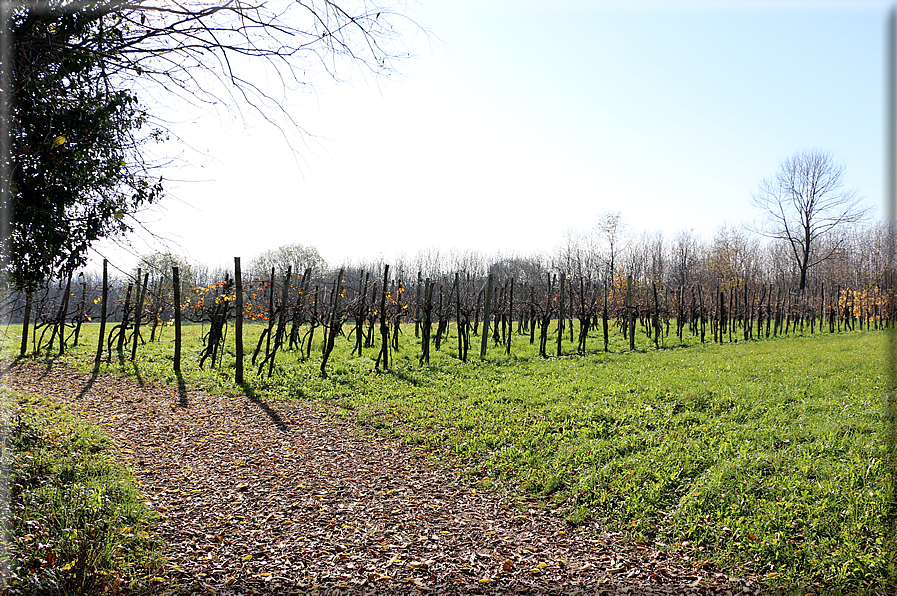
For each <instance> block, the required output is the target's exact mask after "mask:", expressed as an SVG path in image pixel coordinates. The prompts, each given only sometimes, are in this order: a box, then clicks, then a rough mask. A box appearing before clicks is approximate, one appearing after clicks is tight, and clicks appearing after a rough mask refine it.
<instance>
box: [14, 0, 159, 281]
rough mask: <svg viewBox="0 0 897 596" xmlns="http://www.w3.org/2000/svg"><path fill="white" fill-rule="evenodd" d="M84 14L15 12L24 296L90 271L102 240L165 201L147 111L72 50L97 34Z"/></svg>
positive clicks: (18, 246)
mask: <svg viewBox="0 0 897 596" xmlns="http://www.w3.org/2000/svg"><path fill="white" fill-rule="evenodd" d="M81 16H82V15H80V14H79V13H71V14H70V13H65V12H60V11H52V10H50V11H46V12H42V13H35V12H33V11H31V10H26V9H15V10H14V11H13V15H12V39H13V47H12V50H13V52H12V53H13V56H14V58H13V61H12V69H11V70H12V72H11V73H9V74H10V76H11V83H12V89H11V93H10V94H9V96H8V97H7V101H8V102H9V103H8V104H7V106H5V107H6V108H7V114H8V118H9V122H10V137H9V141H10V146H11V160H10V161H9V164H10V167H9V168H8V169H7V170H6V172H5V176H4V180H3V186H4V189H5V190H6V191H7V192H5V193H3V208H4V209H5V215H6V216H7V217H11V219H12V223H11V225H10V226H9V228H8V229H7V234H5V238H4V240H5V241H6V242H4V244H3V257H4V259H3V262H4V265H5V270H6V273H7V274H9V276H10V278H11V279H12V281H13V284H14V286H15V287H16V288H17V289H20V290H25V291H30V290H33V289H34V288H35V287H37V285H38V284H39V283H40V282H41V281H42V280H44V279H46V278H48V277H50V276H51V275H52V274H54V273H65V272H68V271H72V270H74V269H75V268H77V267H79V266H81V265H83V263H84V261H85V260H86V256H87V250H88V248H89V247H90V245H91V244H92V243H93V242H94V241H95V240H97V239H99V238H103V237H106V236H110V235H114V234H118V233H122V232H126V231H128V230H129V229H130V226H129V224H128V217H127V216H129V215H130V214H133V213H134V212H135V211H137V210H138V209H139V208H140V207H141V206H142V205H144V204H146V203H151V202H153V201H154V200H156V199H157V198H158V197H159V196H160V194H161V190H162V189H161V185H160V183H159V182H158V181H154V180H153V179H152V178H151V177H150V175H149V173H148V172H147V171H146V168H145V167H143V161H142V160H141V159H140V155H139V146H140V138H139V136H138V135H140V134H141V131H142V130H143V129H144V126H145V124H146V114H145V112H144V111H143V110H142V108H141V107H140V104H139V103H138V101H137V99H136V97H135V96H134V95H133V94H132V93H130V92H129V91H126V90H114V89H110V88H109V86H108V84H107V82H106V81H104V78H103V76H102V64H101V63H97V62H96V61H95V60H94V59H93V58H92V57H91V56H89V55H84V54H81V53H78V52H75V51H72V50H71V49H70V48H69V46H71V45H73V44H76V43H78V41H79V40H84V39H87V38H89V37H90V36H93V35H97V34H98V33H99V30H98V26H97V24H96V22H94V23H91V22H84V20H83V19H82V18H81Z"/></svg>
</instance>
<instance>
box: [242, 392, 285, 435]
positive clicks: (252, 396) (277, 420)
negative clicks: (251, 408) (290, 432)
mask: <svg viewBox="0 0 897 596" xmlns="http://www.w3.org/2000/svg"><path fill="white" fill-rule="evenodd" d="M240 388H241V389H242V390H243V395H245V396H246V397H248V398H249V401H251V402H252V403H254V404H255V405H257V406H258V407H260V408H261V409H262V411H263V412H264V413H265V414H267V416H268V418H270V419H271V421H272V422H273V423H274V426H276V427H277V428H278V429H279V430H283V431H285V430H287V425H286V423H285V422H284V421H283V418H281V417H280V414H278V413H277V412H276V411H275V410H274V408H272V407H271V406H269V405H268V404H267V403H266V402H265V401H264V400H262V399H260V398H259V396H258V394H257V393H256V392H255V390H254V389H253V388H252V386H251V385H250V384H249V383H247V382H246V381H243V382H242V383H240Z"/></svg>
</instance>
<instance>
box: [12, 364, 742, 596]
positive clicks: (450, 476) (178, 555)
mask: <svg viewBox="0 0 897 596" xmlns="http://www.w3.org/2000/svg"><path fill="white" fill-rule="evenodd" d="M5 378H6V381H7V383H8V384H9V385H10V386H11V387H12V388H14V389H17V390H21V391H25V392H29V393H32V394H38V395H43V396H46V397H50V398H52V399H54V400H56V401H59V402H63V403H66V404H68V405H69V406H70V407H71V408H72V409H73V410H74V411H76V412H78V413H80V414H81V415H83V416H84V417H85V418H87V419H89V420H90V421H92V422H94V423H96V424H98V425H100V426H101V427H102V428H103V429H104V430H105V431H106V432H107V433H108V434H109V436H111V437H112V438H113V440H114V441H115V444H116V445H117V447H118V449H119V452H120V453H121V456H122V458H123V460H124V461H125V462H127V464H128V465H129V466H130V467H131V468H132V469H133V471H134V474H135V476H136V478H137V479H138V481H139V482H140V485H141V487H142V490H143V493H144V496H145V497H146V499H147V501H148V504H149V506H150V507H151V508H152V509H154V510H155V511H157V512H158V513H159V514H160V519H159V522H158V531H159V532H160V533H161V535H162V536H163V537H164V539H165V541H166V542H167V545H168V558H169V564H168V565H167V567H166V569H165V570H164V571H163V573H162V574H161V577H162V578H163V579H164V580H165V581H166V586H168V589H169V590H171V591H177V592H181V593H203V592H205V593H217V594H291V593H305V592H312V593H321V594H325V593H334V594H356V593H357V594H411V593H413V594H568V593H577V592H585V593H588V594H614V595H615V594H626V593H629V594H726V593H728V594H744V593H753V592H755V591H756V589H755V588H754V587H752V586H749V585H746V584H745V583H744V582H741V583H739V582H736V581H734V580H732V579H731V578H728V577H726V576H725V575H723V574H722V573H719V572H718V571H716V570H715V569H714V567H713V565H712V564H708V563H707V562H706V561H702V562H699V564H694V563H691V562H689V561H688V560H687V558H685V557H674V556H672V555H669V554H667V553H665V552H663V551H660V550H658V549H656V548H653V547H651V546H647V545H642V544H639V543H633V542H629V541H625V540H623V539H622V537H620V536H613V535H609V534H599V533H597V532H596V530H595V529H594V528H588V527H581V528H571V527H569V526H568V525H567V524H566V523H565V522H564V521H563V520H562V519H559V518H557V517H555V516H553V515H551V514H550V513H548V512H546V511H544V510H541V509H540V508H538V507H537V506H535V503H528V502H526V501H525V500H523V499H521V498H520V497H519V496H514V495H503V494H499V493H497V492H486V491H482V490H477V489H476V486H475V485H473V484H472V483H471V482H470V481H469V480H465V479H464V478H463V477H461V476H460V475H459V474H457V473H455V472H453V471H452V470H451V469H446V467H445V466H436V465H434V464H432V463H431V462H430V461H428V458H427V457H426V456H425V454H424V453H422V452H420V451H418V450H417V449H414V448H411V447H409V446H406V445H403V444H401V443H399V442H397V441H394V440H388V439H384V438H382V437H379V436H376V435H373V434H372V433H370V432H365V431H364V430H362V429H357V428H353V427H350V426H347V425H345V424H343V423H340V422H338V421H336V420H335V419H333V418H332V417H330V416H328V415H327V413H326V411H325V410H323V409H321V408H320V407H315V406H310V405H307V404H303V403H277V404H276V405H275V406H272V405H268V404H264V403H261V402H258V401H252V400H250V399H248V398H245V397H237V398H235V397H220V396H213V395H206V394H203V393H194V392H191V393H189V394H188V395H187V400H186V406H184V405H181V401H182V400H181V399H179V396H178V393H177V390H176V389H174V388H170V387H159V386H151V385H144V386H139V385H137V384H135V383H133V382H131V381H128V380H123V379H120V378H116V377H112V376H100V377H96V378H93V379H92V378H91V377H89V376H85V375H80V374H76V373H74V372H72V371H70V370H67V369H65V368H61V367H59V366H56V367H54V368H52V369H50V370H48V369H46V368H44V367H43V366H41V365H39V364H37V363H30V362H20V363H17V364H15V365H12V366H11V367H9V368H8V370H7V372H6V375H5ZM701 563H702V564H701Z"/></svg>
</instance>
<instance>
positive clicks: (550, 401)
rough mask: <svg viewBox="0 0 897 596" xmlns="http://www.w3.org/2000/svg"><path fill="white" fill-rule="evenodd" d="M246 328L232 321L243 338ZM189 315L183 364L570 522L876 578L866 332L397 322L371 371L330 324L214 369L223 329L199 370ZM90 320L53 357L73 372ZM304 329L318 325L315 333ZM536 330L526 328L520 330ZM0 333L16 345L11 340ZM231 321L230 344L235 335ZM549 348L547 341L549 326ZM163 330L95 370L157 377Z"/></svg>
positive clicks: (826, 583) (802, 572)
mask: <svg viewBox="0 0 897 596" xmlns="http://www.w3.org/2000/svg"><path fill="white" fill-rule="evenodd" d="M260 329H261V326H259V325H250V326H248V331H249V333H248V335H251V336H252V337H257V336H258V333H259V332H260ZM201 331H202V329H201V327H200V326H187V327H185V346H186V347H185V349H184V358H185V361H184V364H183V371H184V372H183V382H184V384H185V386H189V387H191V388H192V387H195V388H201V389H204V390H207V391H212V392H226V393H235V394H236V393H240V392H248V393H251V394H252V395H253V396H254V397H258V398H262V399H267V400H271V401H273V400H279V399H309V400H318V401H320V402H322V403H325V404H327V405H328V406H330V407H331V408H332V410H333V411H335V412H336V413H338V415H340V416H342V417H344V418H346V419H348V420H352V421H354V422H357V423H360V424H365V425H370V426H372V427H374V428H378V429H381V430H382V431H383V432H385V433H389V434H393V435H396V436H399V437H401V438H402V439H403V440H405V441H407V442H408V443H412V444H418V445H423V446H426V447H429V448H431V449H432V450H433V452H434V453H436V454H441V455H443V456H449V457H453V458H456V460H457V459H460V460H461V462H462V463H463V464H465V465H466V466H467V468H468V470H469V471H471V473H473V474H475V475H476V477H477V479H478V480H479V481H480V482H483V483H486V484H493V485H501V486H509V487H510V488H512V489H513V490H517V491H522V492H525V493H530V494H535V495H539V496H541V497H542V498H543V499H544V500H545V502H546V504H547V505H548V506H550V507H552V508H555V509H556V510H557V511H558V512H559V513H560V514H561V515H564V516H566V517H567V518H568V519H569V520H570V521H571V523H585V522H591V521H598V522H601V523H602V524H603V525H604V526H605V527H607V528H610V529H615V530H625V531H629V532H631V535H632V536H633V537H634V538H636V539H641V540H648V541H653V542H655V543H657V544H659V545H661V546H662V547H663V548H666V549H668V550H679V551H685V552H687V553H688V554H689V555H690V556H691V557H692V560H695V561H698V562H701V563H702V564H703V565H714V566H716V567H719V568H722V569H726V570H727V571H729V572H732V573H734V574H751V575H753V576H755V577H758V578H759V579H760V580H761V581H763V582H764V583H765V585H766V586H767V587H769V588H777V587H782V588H783V589H784V591H785V592H789V593H801V594H806V593H808V592H815V593H836V592H843V593H857V592H859V593H862V592H870V593H874V592H876V591H878V592H881V591H893V590H895V589H897V582H895V576H897V575H895V551H897V548H895V543H894V542H893V535H892V534H890V533H889V532H888V531H887V524H886V521H887V514H888V504H889V503H890V502H891V501H892V500H893V496H892V495H893V491H894V486H893V482H892V478H891V476H890V472H891V469H890V468H888V467H887V464H886V461H887V447H886V444H885V443H886V441H885V434H886V433H885V432H884V431H885V425H884V405H883V404H884V395H885V387H886V385H887V383H888V380H887V375H886V370H885V366H884V362H885V353H884V344H885V334H884V333H881V332H853V333H843V334H828V333H822V334H819V333H817V334H816V335H814V336H812V337H789V338H786V339H778V340H775V341H771V340H761V341H751V342H744V341H742V342H740V343H737V344H727V345H713V344H706V345H701V344H699V343H696V342H695V340H694V339H690V338H689V339H686V340H685V341H684V342H679V340H678V339H675V341H671V340H670V339H669V338H667V340H666V344H667V347H666V349H662V350H655V349H654V347H653V343H652V342H650V341H649V340H648V339H647V338H646V337H645V335H644V334H639V336H638V345H637V349H636V351H635V352H628V351H627V350H626V349H625V348H624V346H626V345H628V342H625V341H624V340H623V339H622V337H620V336H617V335H615V336H614V337H613V338H612V342H611V352H610V353H604V352H603V351H599V350H598V348H599V347H601V346H602V342H601V340H600V338H599V337H596V338H595V339H594V340H593V344H590V351H588V352H587V354H586V355H584V356H577V355H569V353H570V352H573V350H574V347H575V344H571V343H569V342H568V341H567V340H566V339H565V341H564V350H565V353H568V355H565V356H562V357H560V358H550V359H541V358H539V357H538V355H537V348H535V347H532V346H530V345H529V342H528V338H524V337H521V336H516V335H515V336H514V345H513V347H512V351H511V355H510V356H506V355H505V354H504V351H503V349H501V348H496V347H493V346H492V342H491V341H490V342H489V343H490V351H489V353H488V354H487V358H486V360H485V361H480V360H479V359H478V358H477V357H476V355H478V353H479V350H478V348H479V338H478V337H475V338H473V339H475V340H476V341H472V344H473V345H472V346H471V355H472V356H471V360H470V362H468V363H466V364H465V363H462V362H460V361H459V360H458V359H457V358H456V356H455V354H456V345H457V343H456V339H455V336H451V337H450V338H449V340H448V341H447V342H446V343H445V344H444V345H443V348H442V350H441V351H440V352H436V351H433V350H431V357H432V361H431V365H430V366H429V367H419V366H418V361H417V359H418V355H419V347H418V345H417V344H416V343H415V341H414V337H413V328H412V326H411V325H406V326H404V327H403V331H404V333H405V335H404V336H403V338H402V340H403V348H402V349H401V350H400V351H399V352H397V353H396V354H395V356H396V359H395V362H394V363H393V366H392V369H391V371H390V372H388V373H384V372H377V371H375V370H373V366H374V358H376V351H377V350H376V349H373V348H371V349H367V350H366V351H365V354H364V355H363V356H361V357H357V356H356V357H352V356H351V355H350V354H349V352H350V349H351V347H350V345H349V343H348V342H345V341H338V342H337V349H336V351H335V352H334V355H333V356H332V357H331V360H330V362H331V363H332V366H330V367H329V370H328V378H327V379H322V378H321V377H320V374H319V371H318V366H319V362H320V351H319V350H318V349H317V343H318V340H316V348H315V349H314V350H313V351H312V359H311V361H309V362H300V361H298V360H297V355H296V354H295V353H290V352H284V353H281V354H280V355H279V356H278V365H277V366H276V367H275V372H274V375H273V376H272V377H271V378H270V379H269V378H266V377H264V376H262V377H258V376H256V375H255V373H254V371H252V368H251V367H250V366H249V363H248V359H247V374H246V376H247V383H246V385H245V387H243V388H239V387H235V386H234V385H233V382H232V379H233V373H234V359H233V354H232V350H233V348H232V346H231V347H229V350H230V353H228V354H227V355H226V356H225V360H224V366H223V367H222V368H219V369H218V370H214V371H212V370H205V371H200V370H199V369H198V367H197V366H196V362H197V360H198V352H199V344H198V341H199V336H200V334H201ZM91 332H92V333H96V326H95V325H92V326H90V327H89V329H88V334H87V342H88V343H87V344H86V345H85V346H83V348H79V349H77V350H74V351H72V352H70V353H69V354H68V355H66V357H65V358H64V359H65V360H66V361H67V362H69V363H71V364H73V365H75V366H79V367H81V368H82V369H84V370H89V369H90V367H91V365H92V355H93V353H94V350H95V347H94V346H95V343H93V342H95V341H96V339H95V336H92V335H90V333H91ZM320 335H321V334H320V333H319V334H318V337H320ZM536 343H537V344H538V339H537V342H536ZM9 344H10V346H11V348H10V349H12V348H14V347H17V346H18V343H17V342H16V341H15V340H14V338H13V341H11V342H9ZM254 345H255V344H254V341H253V340H252V338H249V339H247V341H246V346H247V352H249V353H250V354H251V349H252V348H253V347H254ZM550 347H551V349H552V351H553V350H554V347H555V343H554V342H553V340H552V343H551V344H550ZM172 351H173V350H172V333H171V331H170V330H166V335H165V336H164V338H163V340H162V341H161V342H157V343H154V344H147V345H145V346H141V348H140V352H139V354H140V355H139V357H138V362H137V363H129V362H124V363H119V362H118V361H117V359H116V358H115V357H113V359H112V361H111V363H109V364H103V366H102V367H101V370H102V371H104V372H105V371H108V372H113V373H116V374H125V375H129V376H133V377H137V378H138V379H142V380H154V381H165V382H169V383H175V382H177V379H176V377H175V375H174V373H173V372H172V367H171V363H172Z"/></svg>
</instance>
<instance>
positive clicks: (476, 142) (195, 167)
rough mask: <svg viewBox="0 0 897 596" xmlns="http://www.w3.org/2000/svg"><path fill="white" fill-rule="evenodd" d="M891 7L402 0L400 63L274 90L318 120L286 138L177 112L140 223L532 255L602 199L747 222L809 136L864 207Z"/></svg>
mask: <svg viewBox="0 0 897 596" xmlns="http://www.w3.org/2000/svg"><path fill="white" fill-rule="evenodd" d="M889 6H890V4H889V3H887V2H864V1H862V0H853V1H850V2H824V1H818V2H812V1H807V2H788V1H787V0H781V1H776V2H764V1H756V2H749V1H740V2H739V1H734V0H733V1H727V0H718V1H715V2H709V1H707V2H685V3H682V2H678V3H677V2H637V1H633V2H622V1H621V2H602V1H597V0H596V1H572V0H571V1H565V0H552V1H547V0H546V1H541V2H537V1H534V2H526V1H511V0H508V1H499V0H478V1H473V0H470V1H468V0H451V1H450V2H449V1H439V2H437V1H435V0H429V1H426V0H425V1H424V2H423V3H421V4H411V5H409V7H408V12H409V14H410V16H411V17H412V18H413V19H414V20H416V21H417V23H418V24H419V25H420V26H421V27H423V28H425V29H426V30H427V31H429V32H431V33H432V35H431V36H430V37H427V36H425V35H422V34H420V33H415V32H413V31H411V30H409V36H410V37H409V39H410V40H411V41H410V43H411V49H412V51H413V52H414V53H415V57H414V58H412V59H411V60H409V61H407V62H405V63H403V64H402V65H401V76H399V77H392V78H390V79H388V80H375V79H372V78H371V77H367V78H364V77H362V76H355V77H353V78H352V80H351V81H349V82H348V83H340V84H337V83H334V82H332V81H328V80H325V79H318V80H316V81H315V85H316V86H315V92H314V93H306V94H299V95H295V96H291V97H290V98H289V101H290V104H291V106H290V107H289V110H290V114H291V116H292V117H293V118H294V119H295V120H296V121H297V122H298V123H300V124H301V125H302V126H303V127H304V129H305V130H306V131H307V132H308V133H310V134H311V135H314V136H315V138H313V139H312V138H305V139H300V138H299V137H298V136H296V135H291V136H290V144H289V145H288V144H287V142H286V141H285V140H284V137H283V135H282V134H281V133H280V132H279V131H278V130H277V129H275V128H273V127H272V126H271V125H269V124H267V123H264V122H263V121H261V120H260V119H259V118H257V117H256V116H254V115H253V114H252V113H251V112H244V118H243V119H238V118H233V117H229V116H227V115H226V114H225V115H224V116H222V115H220V114H217V113H209V114H205V115H199V116H196V117H189V118H186V119H184V120H183V122H181V123H179V124H178V125H177V126H176V128H175V131H176V132H177V133H178V134H179V135H181V136H182V137H183V139H184V140H185V141H186V142H187V143H188V145H189V146H190V147H192V149H190V150H187V151H186V152H183V153H182V154H181V155H182V157H183V163H182V164H181V166H180V167H178V168H175V169H173V170H172V171H171V174H172V175H174V176H175V177H177V178H179V179H181V180H183V182H178V183H171V184H169V187H170V188H171V190H172V192H173V197H172V198H170V199H169V200H168V201H167V202H166V203H165V210H164V213H162V214H155V215H152V214H150V215H151V216H150V217H149V220H150V222H151V223H150V224H149V227H150V229H151V230H153V231H154V232H157V233H159V234H161V235H163V236H166V237H168V238H171V239H172V240H173V243H172V246H171V249H172V250H173V251H174V252H182V253H184V254H186V255H187V257H188V258H190V259H191V260H196V261H201V262H205V263H207V264H210V265H212V266H216V265H226V264H229V263H232V257H234V256H242V257H244V259H249V258H251V257H252V256H253V255H255V254H257V253H259V252H261V251H263V250H266V249H270V248H276V247H277V246H279V245H282V244H287V243H293V242H299V243H302V244H307V245H313V246H316V247H318V249H319V250H320V251H321V254H322V255H323V256H324V257H325V258H326V259H327V260H328V261H330V262H331V263H333V264H337V263H339V262H341V261H343V260H360V259H373V258H378V257H383V258H386V259H387V260H389V259H391V258H393V257H394V256H396V255H399V254H404V255H406V256H408V257H411V256H413V255H414V254H415V253H416V252H417V251H418V250H420V249H423V248H429V247H439V248H440V249H441V250H443V251H449V250H452V249H462V250H466V249H476V250H481V251H483V252H487V253H492V252H495V251H498V250H501V251H503V252H505V253H522V254H528V253H530V252H533V251H546V250H550V249H551V247H553V246H554V245H556V244H558V243H559V242H560V241H561V239H562V237H563V234H564V233H565V231H567V230H571V229H573V230H577V231H585V230H587V229H589V228H591V227H593V226H594V225H595V224H596V222H597V220H598V217H599V215H600V214H601V213H603V212H605V211H608V210H619V211H621V212H622V214H623V217H624V219H625V220H626V221H627V222H628V223H629V224H630V225H631V226H632V227H633V228H635V229H638V230H648V231H654V230H660V231H663V232H664V233H665V234H667V236H668V237H669V236H671V235H672V234H673V233H675V232H676V231H677V230H678V229H680V228H693V229H695V231H697V232H699V233H701V234H704V235H705V236H708V237H709V236H712V234H713V231H714V229H715V228H716V227H717V226H718V225H720V224H722V223H724V222H727V223H730V224H738V223H741V222H746V221H748V220H750V219H752V218H753V217H754V216H755V215H756V213H755V212H754V211H753V210H752V209H751V206H750V198H751V193H752V192H754V191H755V190H756V188H757V185H758V182H759V180H760V178H761V177H763V176H770V175H772V174H774V173H775V171H776V169H777V167H778V164H779V162H780V161H781V160H782V159H784V158H785V157H787V156H789V155H791V154H792V153H793V152H795V151H797V150H800V149H808V148H819V149H824V150H828V151H831V152H832V153H833V154H834V155H835V157H836V158H837V159H838V160H839V161H842V162H843V163H844V164H845V165H846V166H847V173H846V182H847V185H848V186H849V187H852V188H855V189H857V190H858V191H859V193H860V194H861V195H862V196H864V197H866V200H867V202H868V204H869V205H870V206H872V207H873V208H875V210H876V211H875V214H876V216H879V215H880V213H881V212H882V210H881V208H882V198H883V197H882V189H883V147H884V138H883V130H882V123H883V113H884V107H883V97H884V90H883V85H882V81H883V75H884V59H883V57H884V54H883V50H884V40H883V37H884V20H885V15H886V10H887V9H888V7H889ZM194 150H196V151H194ZM164 151H169V152H171V153H174V152H179V151H181V149H180V148H179V147H178V146H177V145H175V144H168V145H166V146H165V147H164ZM138 247H139V250H144V251H146V250H150V249H149V248H143V247H142V245H138ZM154 248H157V249H158V248H159V247H158V246H155V247H154ZM112 258H114V259H123V257H117V256H113V257H112Z"/></svg>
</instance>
